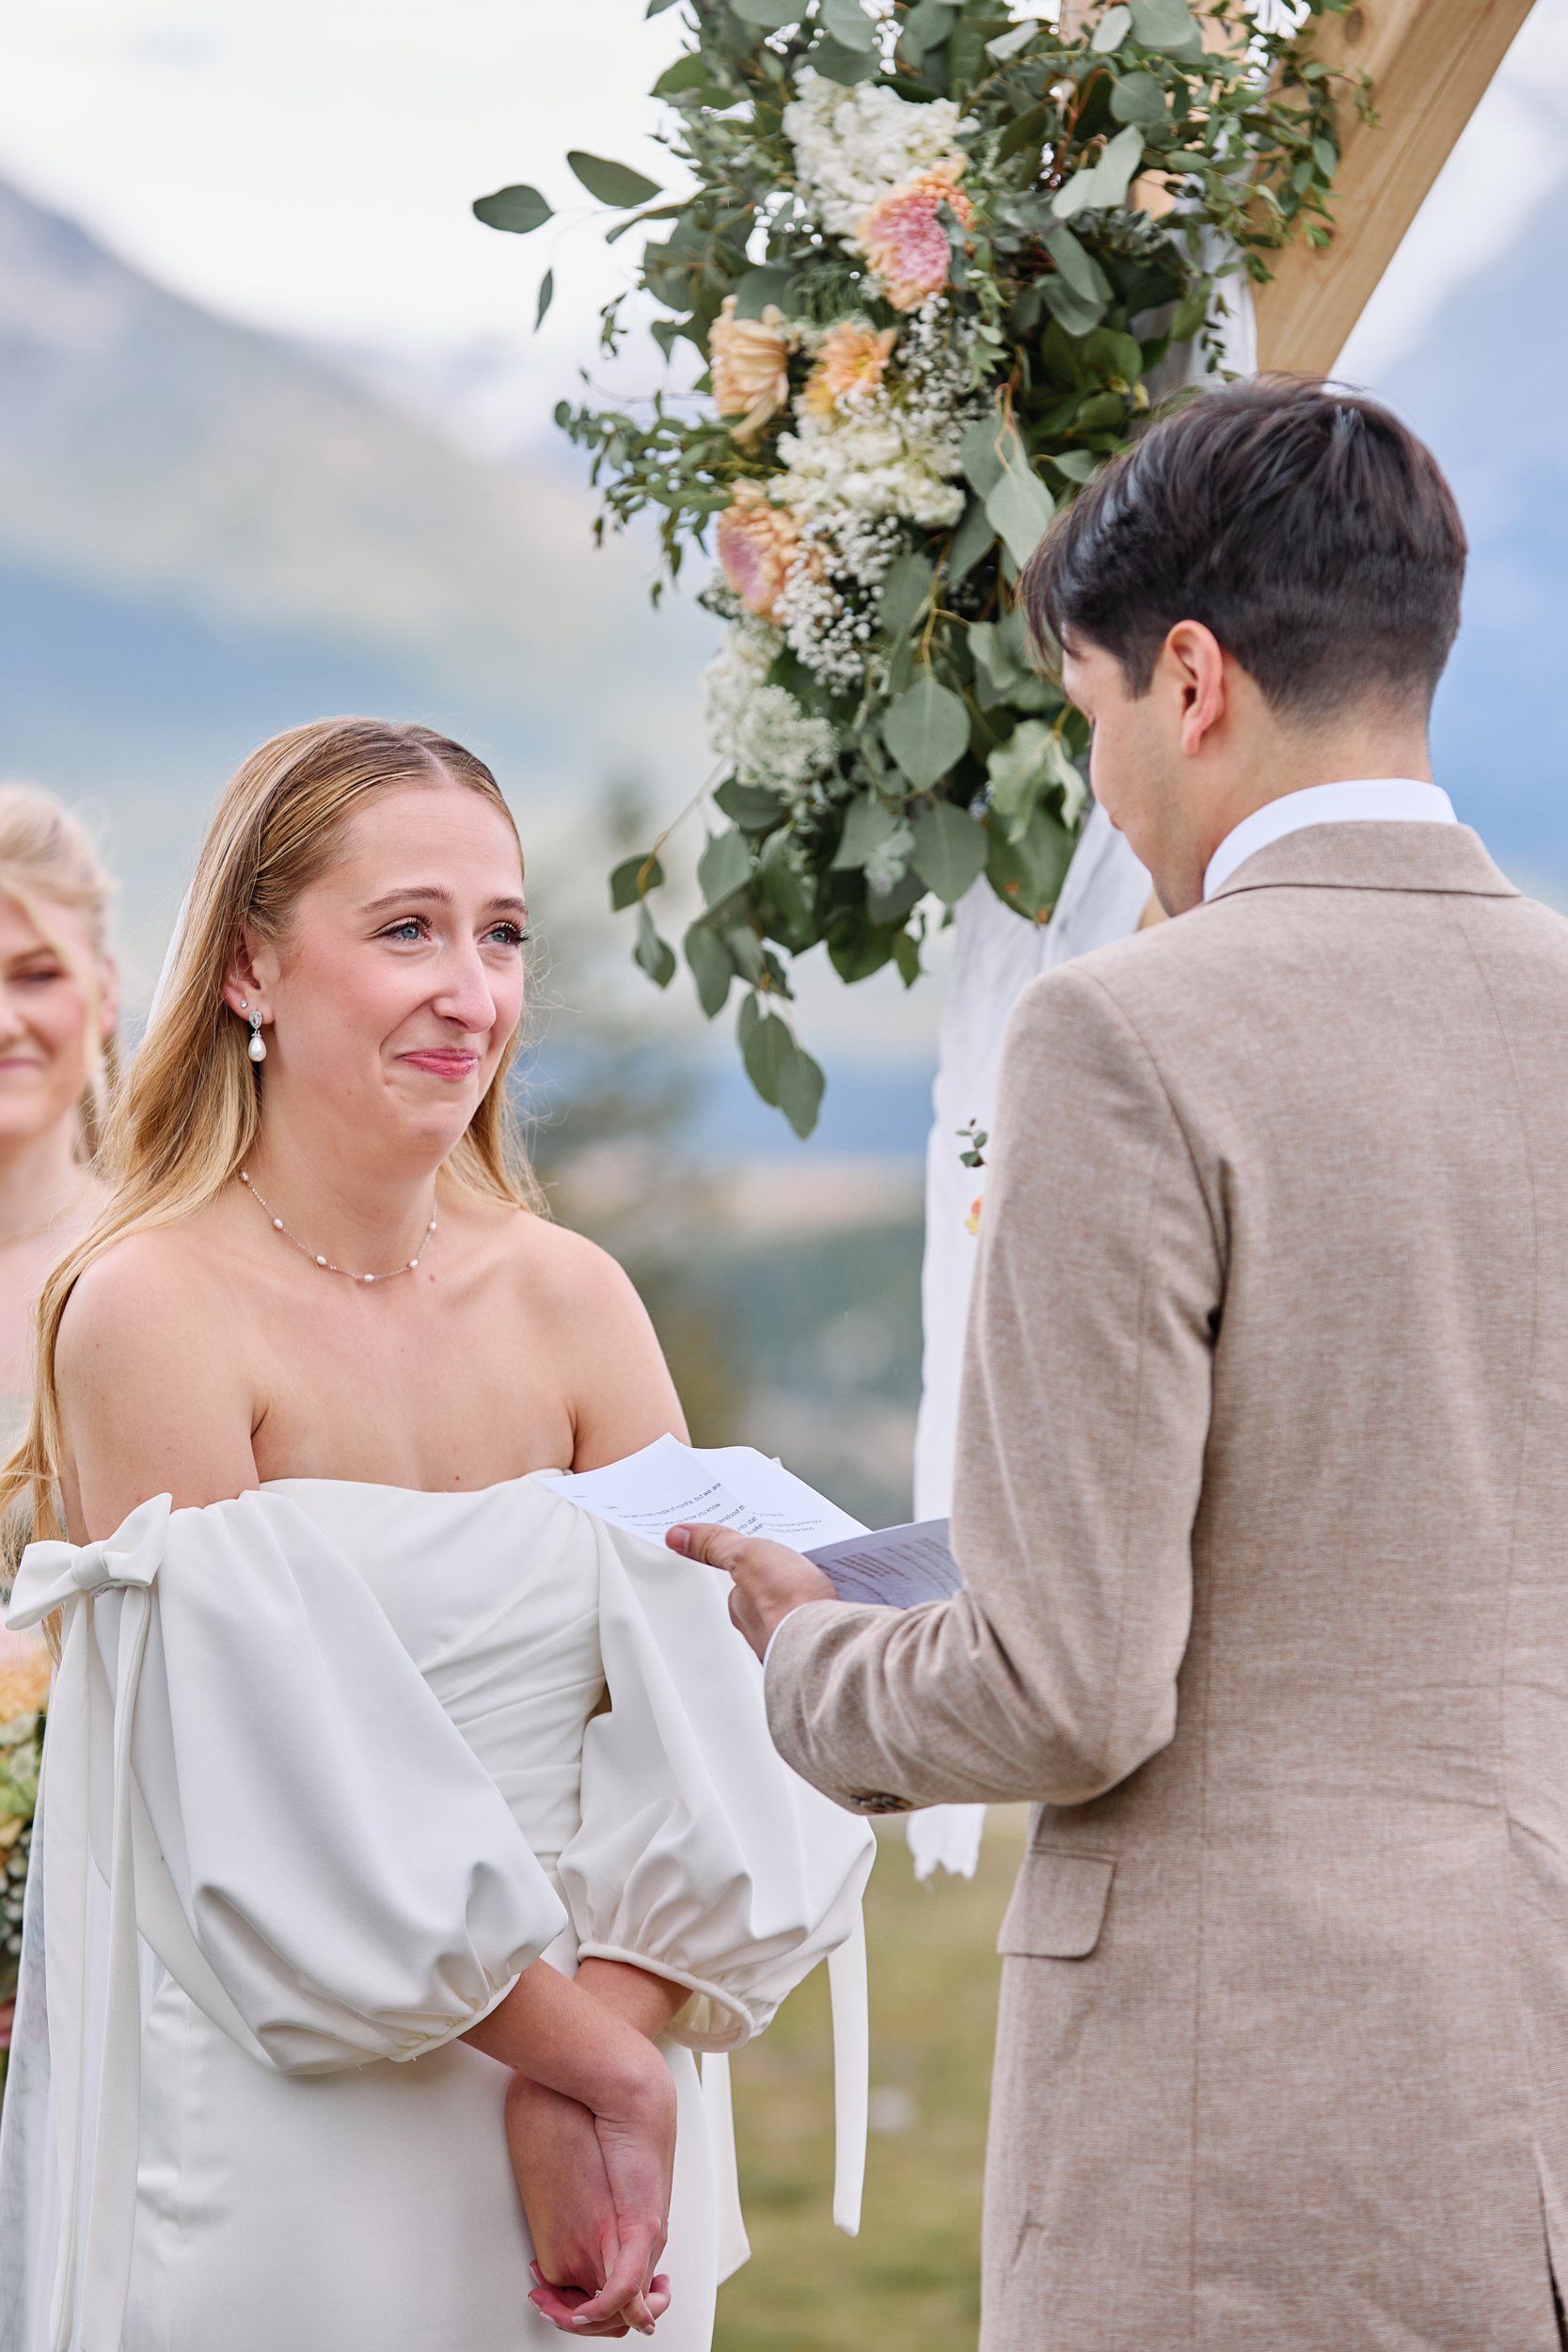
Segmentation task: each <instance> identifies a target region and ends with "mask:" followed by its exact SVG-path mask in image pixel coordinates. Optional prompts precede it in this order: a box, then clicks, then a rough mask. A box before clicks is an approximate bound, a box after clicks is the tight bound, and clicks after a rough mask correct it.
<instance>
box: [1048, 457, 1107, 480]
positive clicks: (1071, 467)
mask: <svg viewBox="0 0 1568 2352" xmlns="http://www.w3.org/2000/svg"><path fill="white" fill-rule="evenodd" d="M1051 462H1052V464H1053V466H1054V467H1055V469H1056V471H1057V472H1058V473H1065V474H1066V476H1067V478H1068V480H1069V482H1087V481H1088V479H1089V477H1090V475H1091V474H1093V473H1095V472H1097V471H1098V469H1099V468H1100V465H1101V459H1100V458H1099V457H1097V456H1096V455H1095V453H1094V452H1093V450H1092V449H1064V450H1062V451H1061V452H1060V453H1058V454H1057V455H1056V456H1054V457H1053V459H1052V460H1051Z"/></svg>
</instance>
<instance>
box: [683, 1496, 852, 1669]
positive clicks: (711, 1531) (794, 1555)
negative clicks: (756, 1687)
mask: <svg viewBox="0 0 1568 2352" xmlns="http://www.w3.org/2000/svg"><path fill="white" fill-rule="evenodd" d="M664 1540H665V1542H666V1543H667V1544H668V1545H669V1547H670V1549H671V1550H672V1551H682V1552H685V1553H686V1555H687V1556H688V1558H689V1559H692V1560H705V1562H706V1563H707V1565H708V1566H709V1567H710V1568H721V1569H722V1570H723V1572H724V1574H725V1575H726V1576H733V1577H734V1579H735V1590H734V1592H733V1593H732V1594H731V1595H730V1619H731V1622H732V1623H733V1624H734V1625H735V1627H736V1629H737V1630H738V1631H739V1632H741V1633H743V1634H744V1635H745V1637H746V1639H747V1641H748V1642H750V1644H751V1645H752V1648H753V1649H754V1650H755V1651H756V1654H757V1656H758V1657H759V1658H761V1657H763V1656H764V1655H765V1654H766V1652H767V1649H768V1643H769V1642H770V1641H771V1640H772V1638H773V1633H774V1630H775V1629H776V1628H777V1627H778V1626H780V1625H782V1624H783V1622H784V1619H785V1617H787V1616H788V1614H789V1613H790V1611H791V1610H792V1609H799V1608H800V1607H801V1606H802V1604H803V1603H804V1602H806V1601H808V1600H836V1599H837V1598H838V1594H837V1593H836V1592H835V1590H834V1589H833V1586H832V1582H831V1581H830V1580H829V1579H828V1578H827V1577H825V1576H824V1575H823V1573H822V1571H821V1569H820V1568H817V1567H814V1566H813V1565H812V1564H811V1562H810V1561H809V1560H808V1559H807V1558H806V1556H805V1554H804V1553H803V1552H800V1551H791V1550H790V1549H789V1546H788V1545H787V1544H772V1543H769V1542H768V1539H767V1537H766V1536H763V1535H737V1534H736V1532H735V1530H734V1528H733V1527H705V1526H697V1527H672V1528H667V1529H666V1531H665V1535H664Z"/></svg>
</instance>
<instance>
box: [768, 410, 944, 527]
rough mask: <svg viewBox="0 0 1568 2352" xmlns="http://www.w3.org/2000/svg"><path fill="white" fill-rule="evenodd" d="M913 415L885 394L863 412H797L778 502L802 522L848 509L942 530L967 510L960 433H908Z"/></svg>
mask: <svg viewBox="0 0 1568 2352" xmlns="http://www.w3.org/2000/svg"><path fill="white" fill-rule="evenodd" d="M911 422H912V420H911V418H910V417H909V416H908V414H907V413H906V412H902V411H900V409H899V408H897V407H896V406H895V405H894V404H893V402H891V401H889V400H887V399H886V398H881V399H878V400H875V401H872V402H870V403H868V404H867V405H866V406H865V407H864V408H863V409H862V410H860V411H859V412H856V411H853V410H851V411H849V412H848V413H846V412H844V411H843V410H840V411H839V412H837V413H836V414H835V415H832V416H830V417H802V418H800V421H799V424H798V426H797V429H796V431H795V432H793V433H784V434H781V435H780V437H779V456H780V459H781V460H782V462H783V464H784V472H783V473H782V474H781V475H780V476H779V478H778V479H777V481H776V482H775V483H774V485H773V495H774V498H775V500H776V501H777V502H778V503H779V504H780V505H782V506H793V507H794V508H795V510H796V513H797V515H798V516H800V520H801V521H802V522H808V521H809V522H831V521H832V520H834V519H836V518H837V517H838V516H840V515H842V513H843V512H844V510H845V509H846V508H848V509H850V510H852V511H857V512H859V513H861V514H865V515H896V516H900V517H901V518H902V519H903V520H904V521H905V522H911V523H918V524H920V525H921V526H922V527H923V528H924V529H926V530H927V531H942V530H945V529H946V528H947V526H948V525H949V524H951V523H956V522H957V521H958V516H960V515H961V514H962V513H963V510H964V492H963V487H962V485H961V484H960V483H959V482H958V480H957V479H956V477H957V476H958V472H959V471H960V466H959V460H958V443H957V439H956V438H954V437H949V436H940V437H939V436H938V435H935V434H932V433H929V432H922V431H920V430H919V429H918V428H917V429H916V430H915V431H913V432H912V433H911V430H910V426H911Z"/></svg>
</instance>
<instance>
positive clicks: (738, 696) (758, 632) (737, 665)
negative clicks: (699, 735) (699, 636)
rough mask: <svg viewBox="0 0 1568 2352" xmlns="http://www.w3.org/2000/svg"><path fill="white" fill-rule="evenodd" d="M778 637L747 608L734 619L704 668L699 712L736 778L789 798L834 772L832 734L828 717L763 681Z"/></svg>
mask: <svg viewBox="0 0 1568 2352" xmlns="http://www.w3.org/2000/svg"><path fill="white" fill-rule="evenodd" d="M783 646H784V637H783V634H782V632H781V631H780V630H778V629H776V628H771V627H770V626H769V625H768V622H767V621H762V620H758V619H756V618H754V617H753V616H752V614H750V613H748V614H747V615H746V617H745V618H744V619H743V620H740V621H736V622H735V623H734V624H733V625H732V627H731V628H729V629H728V630H727V631H726V632H725V635H724V640H723V643H722V644H721V646H720V648H719V651H718V652H717V653H716V654H715V655H714V657H713V660H711V661H710V662H709V663H708V665H707V667H706V669H705V671H704V672H703V680H702V684H703V711H704V716H705V719H706V722H707V731H708V739H709V741H710V742H711V743H712V745H713V748H714V751H715V752H716V753H717V754H718V755H719V757H720V758H721V759H727V760H729V761H730V762H731V763H732V765H733V767H734V770H735V772H736V775H737V776H738V777H739V779H740V781H741V783H742V784H752V785H756V786H758V787H761V788H762V789H763V790H764V791H768V792H782V793H783V794H784V798H785V799H786V800H790V799H794V798H795V797H796V796H797V795H799V794H800V793H801V792H803V791H804V790H805V789H806V787H808V786H809V785H810V784H812V783H813V782H814V781H815V780H816V777H818V776H822V775H826V774H827V773H828V771H830V770H831V769H832V765H833V762H834V760H835V759H836V758H837V756H838V739H837V737H836V736H835V735H834V733H833V730H832V725H831V724H830V723H829V722H828V721H827V720H826V719H813V718H811V717H810V716H809V715H808V714H807V713H806V712H805V711H804V710H802V709H801V707H800V704H799V703H798V702H797V701H796V699H795V697H794V695H793V694H792V693H790V691H789V690H788V688H787V687H784V686H769V685H768V683H767V679H768V671H769V670H770V669H771V668H772V666H773V663H774V662H775V661H776V660H777V659H778V657H779V654H780V652H781V650H782V649H783Z"/></svg>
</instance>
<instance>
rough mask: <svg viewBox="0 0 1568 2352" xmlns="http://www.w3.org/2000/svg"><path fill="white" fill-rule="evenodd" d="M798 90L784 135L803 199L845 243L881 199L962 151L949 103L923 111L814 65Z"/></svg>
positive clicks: (955, 111) (942, 101)
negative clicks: (831, 77) (833, 77)
mask: <svg viewBox="0 0 1568 2352" xmlns="http://www.w3.org/2000/svg"><path fill="white" fill-rule="evenodd" d="M796 88H797V90H798V91H799V93H800V95H799V96H798V97H797V98H795V99H794V100H792V102H791V103H790V104H789V105H787V106H786V107H785V108H784V136H785V138H786V139H788V140H789V142H790V144H791V146H792V147H793V148H794V150H795V165H796V171H797V174H798V177H799V184H800V196H801V199H802V200H803V201H804V203H805V205H806V208H807V210H808V211H809V212H810V213H811V215H813V217H814V218H815V219H816V220H817V221H819V222H820V223H821V225H822V227H823V228H824V229H826V230H828V231H829V232H830V233H831V234H832V236H835V237H837V238H839V239H840V241H841V242H842V243H843V244H845V245H847V246H853V245H854V242H855V230H856V229H857V228H858V227H859V225H860V223H861V221H862V220H863V217H864V215H866V214H867V213H868V212H869V211H870V209H871V207H872V205H873V204H874V203H875V202H876V201H877V199H878V198H879V196H885V195H886V194H887V192H888V190H889V189H890V188H901V187H902V186H903V185H904V183H905V182H906V181H909V180H912V179H914V177H915V176H916V174H917V173H919V172H922V171H928V170H929V169H930V168H931V167H932V165H933V164H945V163H953V162H956V161H957V160H958V158H959V157H960V156H961V155H962V154H963V148H962V147H961V146H960V144H959V141H958V108H957V106H955V105H954V104H953V103H952V101H951V100H950V99H946V98H936V99H933V100H931V102H930V103H929V104H927V105H924V106H916V105H912V104H911V103H910V101H909V100H908V99H907V98H900V97H899V96H898V95H897V93H896V91H895V90H890V89H878V88H876V87H873V86H872V85H870V84H867V83H860V84H857V85H856V87H854V88H852V89H844V88H841V87H840V86H839V85H838V83H836V82H829V81H826V80H824V78H823V77H822V75H821V74H819V73H814V72H812V71H811V68H810V67H809V66H807V67H804V68H802V70H801V72H800V75H799V76H798V78H797V81H796Z"/></svg>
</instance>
